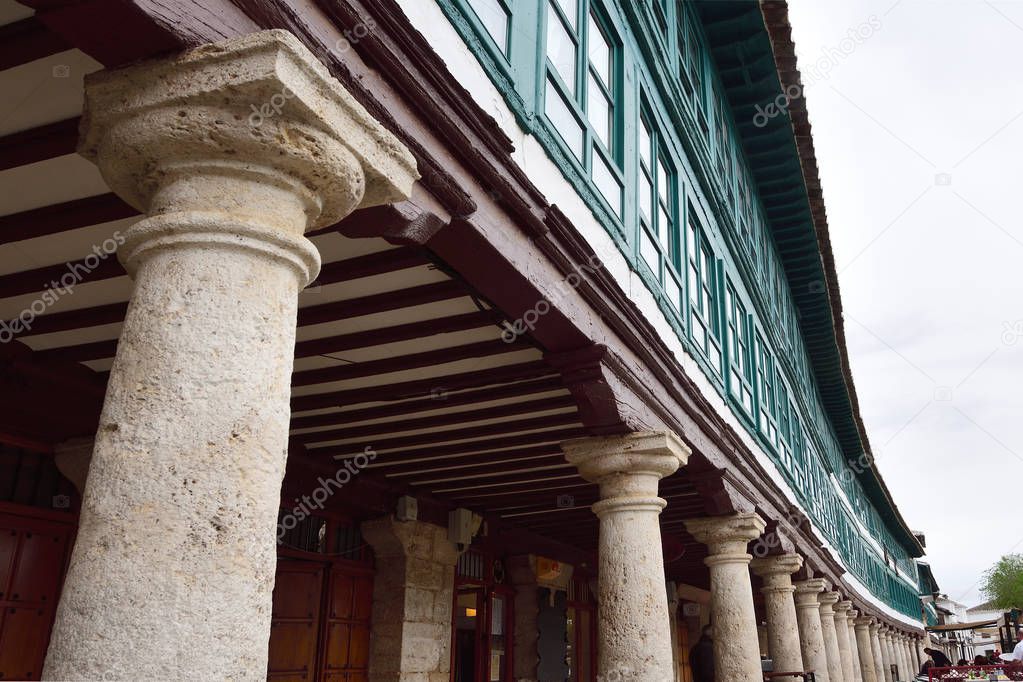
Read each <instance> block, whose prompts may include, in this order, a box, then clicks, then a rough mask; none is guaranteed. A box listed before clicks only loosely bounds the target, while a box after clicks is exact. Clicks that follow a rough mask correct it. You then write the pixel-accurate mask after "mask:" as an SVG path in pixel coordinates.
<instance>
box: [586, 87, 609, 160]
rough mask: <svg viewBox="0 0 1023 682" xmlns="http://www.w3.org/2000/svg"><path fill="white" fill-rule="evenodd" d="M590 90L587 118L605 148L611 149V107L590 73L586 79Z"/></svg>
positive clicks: (587, 96)
mask: <svg viewBox="0 0 1023 682" xmlns="http://www.w3.org/2000/svg"><path fill="white" fill-rule="evenodd" d="M586 80H587V82H588V83H589V88H588V91H587V94H586V98H587V100H586V106H587V117H588V118H589V119H590V123H592V124H593V132H594V133H596V135H597V137H598V138H599V139H600V141H601V142H602V143H603V144H604V148H605V149H608V150H610V149H611V105H610V103H609V102H608V101H607V98H606V97H605V96H604V92H603V91H602V90H601V89H600V86H599V85H597V81H596V77H595V76H594V75H593V73H592V72H590V75H589V78H587V79H586Z"/></svg>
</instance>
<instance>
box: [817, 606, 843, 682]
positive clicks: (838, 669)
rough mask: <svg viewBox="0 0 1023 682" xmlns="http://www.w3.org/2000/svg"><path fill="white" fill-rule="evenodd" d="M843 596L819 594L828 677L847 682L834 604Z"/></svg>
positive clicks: (832, 679) (832, 681) (835, 681)
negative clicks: (843, 670)
mask: <svg viewBox="0 0 1023 682" xmlns="http://www.w3.org/2000/svg"><path fill="white" fill-rule="evenodd" d="M841 598H842V595H840V594H839V593H838V592H825V593H824V594H821V595H818V597H817V601H818V602H819V603H820V611H821V634H822V635H823V637H824V651H825V653H826V654H827V660H828V678H829V679H830V680H831V682H846V681H845V676H844V675H843V673H842V653H841V651H840V650H839V645H838V630H837V628H836V626H835V609H834V606H835V604H837V603H838V602H839V600H840V599H841Z"/></svg>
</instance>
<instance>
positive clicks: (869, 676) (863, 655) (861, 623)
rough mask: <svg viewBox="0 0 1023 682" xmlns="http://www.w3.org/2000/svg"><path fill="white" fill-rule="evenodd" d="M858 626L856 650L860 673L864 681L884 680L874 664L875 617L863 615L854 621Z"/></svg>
mask: <svg viewBox="0 0 1023 682" xmlns="http://www.w3.org/2000/svg"><path fill="white" fill-rule="evenodd" d="M853 622H854V624H855V628H856V651H857V653H858V654H859V657H860V675H861V676H862V677H863V682H882V681H881V680H880V679H878V677H877V666H876V665H875V664H874V645H873V641H872V637H871V632H870V631H871V627H872V626H873V625H874V619H873V618H869V617H867V616H861V617H859V618H856V619H855V620H854V621H853Z"/></svg>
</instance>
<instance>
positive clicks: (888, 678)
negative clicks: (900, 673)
mask: <svg viewBox="0 0 1023 682" xmlns="http://www.w3.org/2000/svg"><path fill="white" fill-rule="evenodd" d="M880 630H881V625H880V624H879V623H877V622H875V623H873V624H872V625H871V626H870V646H871V649H872V651H873V654H874V668H875V670H876V673H877V682H892V673H891V671H890V670H888V668H887V666H885V664H884V652H883V650H882V649H881V637H880Z"/></svg>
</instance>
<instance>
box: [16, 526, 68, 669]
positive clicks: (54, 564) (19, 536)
mask: <svg viewBox="0 0 1023 682" xmlns="http://www.w3.org/2000/svg"><path fill="white" fill-rule="evenodd" d="M74 532H75V527H74V525H73V524H70V523H61V522H59V521H50V520H47V519H43V518H37V517H34V516H21V515H19V514H8V513H3V512H0V680H38V679H39V677H40V675H41V673H42V668H43V659H44V658H45V657H46V646H47V644H48V643H49V640H50V628H51V627H52V626H53V616H54V613H55V611H56V607H57V600H58V598H59V596H60V587H61V583H62V580H63V576H64V567H65V564H66V563H67V557H68V552H69V551H70V549H71V544H72V542H73V538H74Z"/></svg>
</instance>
